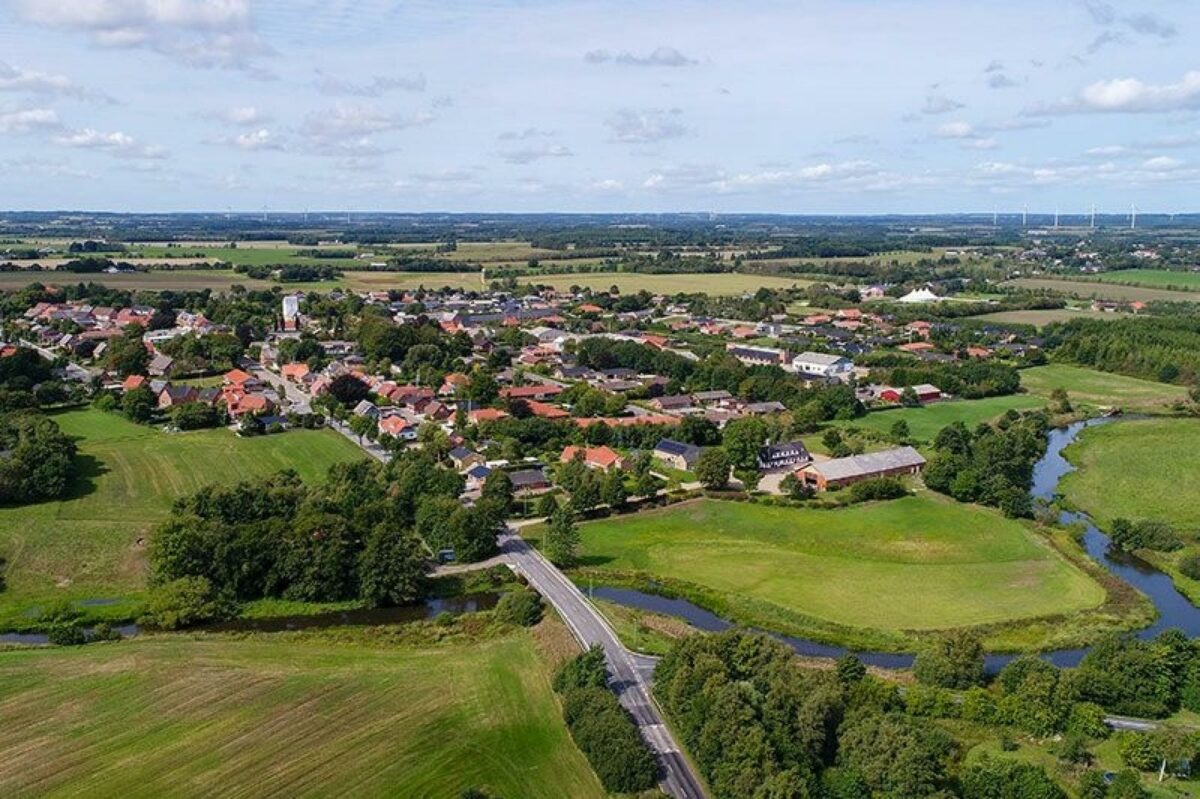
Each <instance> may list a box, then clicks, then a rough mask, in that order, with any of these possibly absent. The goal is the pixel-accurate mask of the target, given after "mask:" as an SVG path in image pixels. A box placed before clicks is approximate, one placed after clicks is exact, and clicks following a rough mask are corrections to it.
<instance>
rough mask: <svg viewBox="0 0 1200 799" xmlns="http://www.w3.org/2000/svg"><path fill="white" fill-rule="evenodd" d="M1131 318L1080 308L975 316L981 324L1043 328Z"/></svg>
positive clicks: (1005, 312)
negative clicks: (1098, 320)
mask: <svg viewBox="0 0 1200 799" xmlns="http://www.w3.org/2000/svg"><path fill="white" fill-rule="evenodd" d="M1126 316H1129V314H1125V313H1104V312H1100V311H1090V310H1087V311H1085V310H1082V309H1078V308H1045V309H1035V310H1031V311H999V312H997V313H988V314H981V315H980V316H973V317H971V318H972V319H978V320H979V321H981V322H995V323H998V324H1006V325H1033V326H1034V327H1043V326H1045V325H1048V324H1051V323H1053V322H1070V321H1071V320H1072V319H1100V320H1110V319H1120V318H1122V317H1126Z"/></svg>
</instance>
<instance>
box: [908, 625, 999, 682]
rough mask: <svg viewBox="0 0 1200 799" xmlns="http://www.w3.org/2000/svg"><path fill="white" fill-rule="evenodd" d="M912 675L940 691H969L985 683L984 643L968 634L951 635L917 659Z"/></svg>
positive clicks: (957, 633) (956, 633)
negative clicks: (945, 689)
mask: <svg viewBox="0 0 1200 799" xmlns="http://www.w3.org/2000/svg"><path fill="white" fill-rule="evenodd" d="M913 675H914V676H915V677H916V678H917V681H918V682H921V683H923V684H925V685H933V686H937V687H940V688H959V689H965V688H970V687H971V686H973V685H979V684H980V683H981V682H983V643H982V642H981V641H980V640H979V636H978V635H976V634H974V633H972V632H970V631H966V630H961V631H956V632H952V633H948V634H946V635H944V636H942V637H940V638H938V639H937V640H935V641H934V642H933V643H932V644H930V645H929V646H928V647H926V648H925V649H923V650H921V652H920V653H919V654H918V655H917V659H916V661H915V662H914V663H913Z"/></svg>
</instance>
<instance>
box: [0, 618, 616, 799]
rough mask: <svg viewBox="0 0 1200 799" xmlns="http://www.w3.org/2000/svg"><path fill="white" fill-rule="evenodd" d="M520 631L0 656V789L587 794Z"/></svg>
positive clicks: (591, 789)
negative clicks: (427, 640) (438, 640)
mask: <svg viewBox="0 0 1200 799" xmlns="http://www.w3.org/2000/svg"><path fill="white" fill-rule="evenodd" d="M549 678H550V666H549V664H548V663H547V662H546V661H545V660H544V659H543V658H542V657H539V652H538V645H537V644H536V643H535V641H534V638H533V634H531V633H529V632H527V631H524V630H521V631H517V632H514V633H511V634H508V635H506V636H504V637H501V638H498V639H493V640H485V641H483V642H472V643H469V644H466V643H448V644H438V645H427V646H425V647H424V648H419V647H417V646H415V645H413V646H401V647H386V648H385V647H378V648H375V647H369V646H365V645H361V644H350V643H336V642H331V641H328V640H322V639H297V638H294V637H293V636H290V635H289V634H280V635H277V636H258V637H253V638H249V639H244V640H238V639H234V638H227V637H216V636H197V637H195V638H187V637H183V636H155V637H147V638H139V639H136V640H132V641H125V642H121V643H117V644H105V645H93V646H88V647H83V648H74V649H70V648H68V649H41V650H25V651H7V652H0V685H3V686H4V690H3V691H0V717H3V718H4V720H5V723H4V724H3V725H0V795H2V796H7V797H24V796H80V797H82V796H88V797H93V796H120V797H130V798H132V797H161V796H176V797H192V796H194V797H202V796H228V797H249V796H254V797H289V798H290V797H310V796H311V797H317V796H380V797H384V796H388V797H392V796H396V797H399V796H411V797H418V796H421V797H447V798H448V799H450V798H452V797H457V796H459V795H460V794H461V793H462V792H463V791H465V790H466V789H468V788H472V787H478V788H485V789H486V790H487V791H488V794H489V795H491V796H504V797H545V799H559V797H567V796H569V797H582V798H583V799H588V797H597V798H599V797H603V796H604V795H605V793H604V791H603V789H602V788H601V786H600V784H599V782H598V780H597V779H596V777H595V775H594V774H593V773H592V771H591V769H590V767H589V766H588V763H587V761H586V760H585V759H584V757H583V755H582V754H581V753H580V752H579V750H578V749H577V748H576V747H575V745H574V744H573V743H572V741H571V739H570V736H569V734H568V732H567V730H566V727H565V725H564V724H563V722H562V719H561V715H560V710H559V705H558V703H557V700H556V698H555V695H554V693H553V691H552V690H551V688H550V682H549Z"/></svg>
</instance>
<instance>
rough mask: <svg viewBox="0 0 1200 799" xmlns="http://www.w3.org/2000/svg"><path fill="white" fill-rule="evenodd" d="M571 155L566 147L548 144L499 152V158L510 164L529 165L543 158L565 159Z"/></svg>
mask: <svg viewBox="0 0 1200 799" xmlns="http://www.w3.org/2000/svg"><path fill="white" fill-rule="evenodd" d="M572 155H574V153H572V152H571V150H570V149H569V148H567V147H566V146H564V145H562V144H549V143H546V144H542V145H539V146H532V147H519V148H516V149H512V150H502V151H501V152H500V157H501V158H503V159H504V160H505V161H507V162H508V163H510V164H531V163H533V162H534V161H540V160H541V159H543V158H566V157H569V156H572Z"/></svg>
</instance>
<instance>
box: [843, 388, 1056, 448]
mask: <svg viewBox="0 0 1200 799" xmlns="http://www.w3.org/2000/svg"><path fill="white" fill-rule="evenodd" d="M1045 404H1046V401H1045V400H1044V399H1043V398H1041V397H1035V396H1030V395H1029V394H1010V395H1008V396H1004V397H987V398H985V399H977V400H946V401H944V402H934V403H931V404H929V405H924V406H922V407H920V408H892V409H888V410H884V411H873V412H871V413H868V414H867V415H866V416H863V417H860V418H858V419H849V420H845V421H839V422H835V424H836V425H837V426H839V427H861V428H864V429H866V430H873V431H875V432H878V433H883V434H887V433H888V432H889V431H890V430H891V429H892V425H894V424H895V423H896V422H897V421H898V420H900V419H903V420H904V421H905V422H907V423H908V432H909V436H910V437H911V438H912V439H914V440H916V441H932V440H933V438H934V437H935V436H936V435H937V434H938V431H940V430H941V429H942V428H943V427H945V426H946V425H949V424H953V423H954V422H962V423H964V424H965V425H966V426H967V427H969V428H970V427H974V426H975V425H977V424H979V423H980V422H988V421H991V420H992V419H995V418H996V417H997V416H1000V415H1001V414H1003V413H1004V412H1005V411H1007V410H1009V409H1015V410H1018V411H1022V410H1031V409H1033V408H1041V407H1042V406H1044V405H1045Z"/></svg>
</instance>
